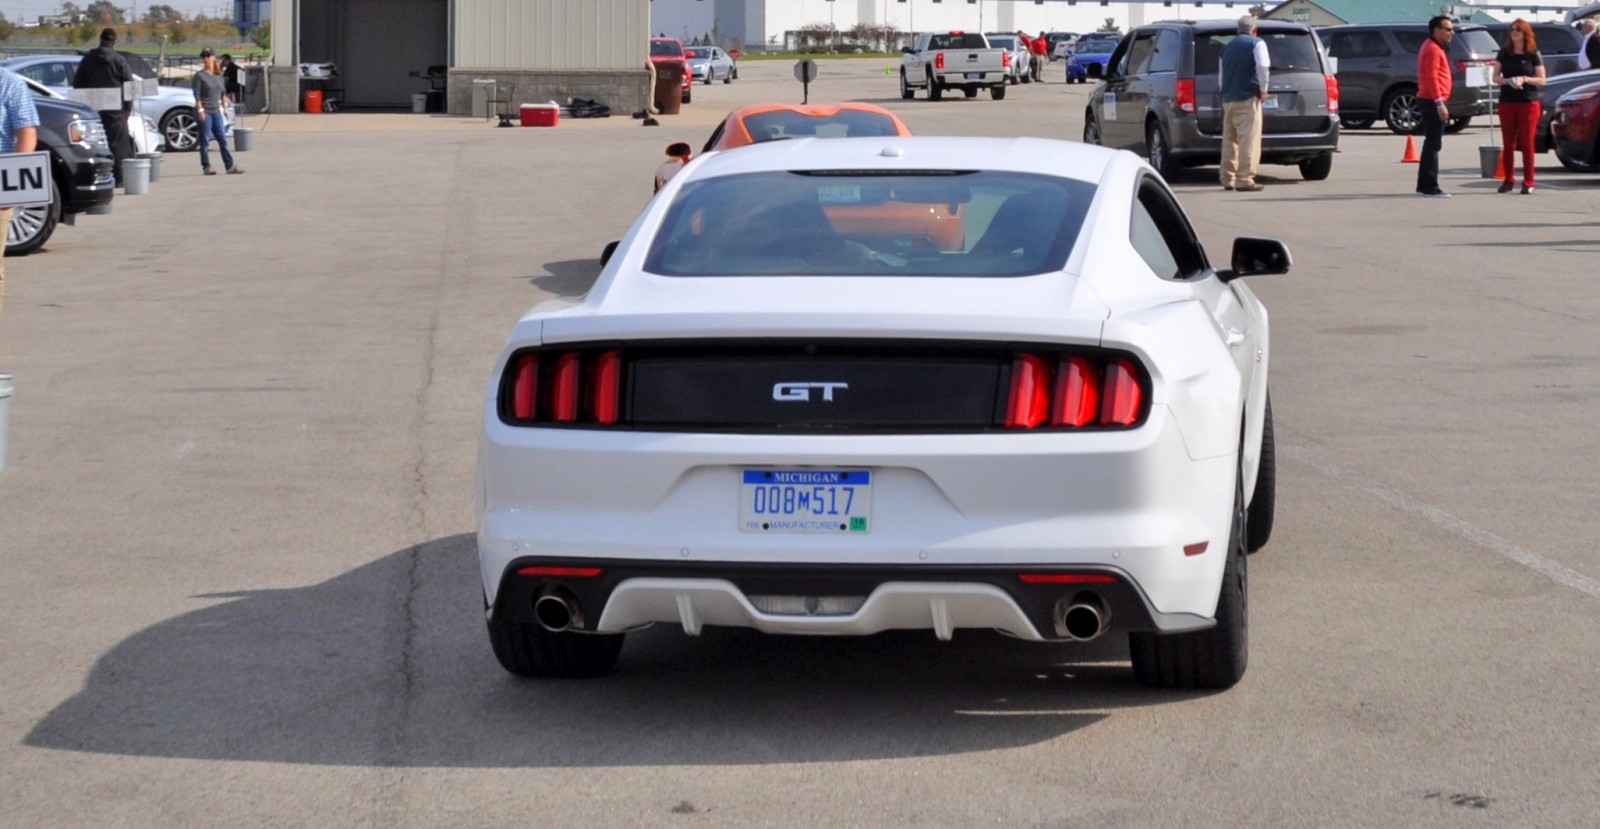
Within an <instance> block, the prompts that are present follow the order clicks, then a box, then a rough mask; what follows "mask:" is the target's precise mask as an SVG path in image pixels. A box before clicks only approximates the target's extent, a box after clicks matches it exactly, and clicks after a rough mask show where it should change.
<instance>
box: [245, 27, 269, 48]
mask: <svg viewBox="0 0 1600 829" xmlns="http://www.w3.org/2000/svg"><path fill="white" fill-rule="evenodd" d="M250 42H251V43H254V44H255V45H256V48H257V49H260V50H262V51H267V50H270V49H271V48H272V21H270V20H266V21H262V22H261V23H259V24H257V25H256V27H255V28H254V29H251V30H250Z"/></svg>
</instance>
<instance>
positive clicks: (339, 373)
mask: <svg viewBox="0 0 1600 829" xmlns="http://www.w3.org/2000/svg"><path fill="white" fill-rule="evenodd" d="M888 65H890V64H889V63H888V62H886V61H876V60H853V61H846V62H834V61H825V62H822V63H821V71H822V74H821V77H819V79H818V81H817V82H816V83H814V84H813V85H812V87H811V91H810V95H811V100H812V101H813V102H819V101H826V100H837V99H861V100H872V101H875V102H878V103H882V104H884V105H886V106H888V107H890V108H891V109H894V110H895V111H896V112H898V113H900V114H901V116H902V118H904V120H905V121H906V122H907V123H908V124H909V125H910V126H911V128H912V129H913V130H914V131H917V132H919V133H926V134H960V133H976V134H987V135H1040V136H1050V137H1059V138H1075V137H1077V136H1079V135H1080V134H1081V129H1082V110H1083V105H1084V101H1085V100H1086V97H1087V93H1088V88H1087V87H1085V86H1066V85H1064V84H1062V83H1060V81H1059V77H1060V73H1059V71H1058V70H1059V69H1060V64H1059V63H1058V64H1054V65H1053V66H1052V67H1051V69H1050V77H1051V78H1052V82H1050V83H1047V84H1044V85H1031V86H1023V87H1016V88H1013V89H1012V91H1011V95H1010V96H1009V97H1008V98H1007V100H1005V101H1000V102H995V101H990V100H989V99H988V98H987V96H984V97H982V98H979V99H976V100H971V101H968V100H964V99H959V98H958V99H955V100H946V101H943V102H940V103H928V102H926V101H923V100H921V99H918V100H916V101H908V102H902V101H900V100H899V99H898V97H897V94H896V88H895V83H894V79H893V78H892V77H889V76H886V75H885V74H884V68H885V66H888ZM740 74H741V80H739V81H738V82H736V83H734V84H732V85H728V86H724V85H721V84H717V85H712V86H698V87H696V88H695V101H694V103H693V104H691V105H689V106H688V107H686V108H685V109H684V113H683V114H681V115H679V116H666V117H663V118H662V119H661V120H662V126H661V127H658V128H643V127H641V126H640V125H639V122H637V121H633V120H631V119H629V118H627V117H626V114H625V113H624V114H623V117H617V118H612V119H607V120H595V121H564V122H563V123H562V124H561V125H560V126H559V127H557V128H555V129H531V128H518V129H497V128H495V127H493V126H491V125H490V124H488V123H485V122H482V121H474V120H472V119H461V118H449V117H443V116H425V115H409V114H406V115H398V114H397V115H359V114H349V113H333V114H323V115H298V116H285V115H277V116H271V117H270V118H269V117H267V116H249V117H247V122H246V123H247V124H248V125H250V126H254V127H256V128H257V129H258V134H257V139H256V142H255V144H256V148H255V150H253V151H252V152H250V153H247V154H243V155H241V157H240V162H241V164H242V165H243V166H245V167H246V168H247V169H248V170H249V173H248V174H247V175H244V176H234V177H227V176H217V177H213V178H202V177H201V176H200V171H199V161H198V159H197V158H196V157H194V156H193V155H188V156H168V158H167V159H166V163H165V165H164V169H163V177H162V179H161V180H160V181H159V182H156V183H155V184H154V185H153V186H152V188H151V192H150V193H149V194H148V195H146V196H140V197H122V196H119V197H118V199H117V201H116V203H115V208H114V211H113V213H112V215H110V216H103V217H85V218H84V219H82V220H81V221H80V223H79V225H78V226H77V227H72V228H62V229H60V230H59V231H58V232H57V234H56V236H55V237H54V238H53V239H52V240H51V242H50V244H49V245H48V247H47V249H46V251H45V252H44V253H41V254H38V255H36V256H32V257H27V258H22V259H11V260H7V280H6V282H7V286H6V287H7V291H6V304H5V308H4V311H3V313H0V371H5V372H10V373H12V374H14V375H15V377H16V381H15V382H16V388H17V392H16V398H15V400H14V406H13V423H12V439H13V446H12V468H11V469H10V470H9V471H7V472H5V473H0V562H3V564H4V566H3V569H0V637H3V640H4V641H5V643H6V646H5V648H4V649H3V651H0V700H4V705H0V746H3V747H0V804H4V808H3V811H0V815H3V817H0V824H3V825H7V826H77V825H84V826H90V825H93V826H173V825H180V826H220V825H226V826H373V825H382V826H389V827H394V826H418V827H420V826H507V825H520V824H527V823H534V822H536V823H540V824H545V825H556V826H755V825H772V826H800V825H804V826H862V825H884V826H973V825H979V824H983V825H1000V826H1038V827H1068V826H1216V825H1223V824H1232V825H1241V826H1408V827H1409V826H1448V827H1455V826H1563V827H1565V826H1572V827H1578V826H1589V825H1593V823H1594V816H1595V815H1596V814H1600V794H1597V787H1596V778H1595V772H1594V769H1596V768H1600V724H1597V716H1596V709H1595V690H1594V689H1595V688H1596V687H1600V667H1597V666H1600V659H1597V656H1600V653H1597V651H1600V644H1597V643H1600V559H1597V556H1596V552H1595V550H1596V543H1595V541H1596V539H1597V538H1600V518H1597V515H1600V510H1597V509H1596V504H1597V503H1600V492H1597V489H1600V487H1597V484H1596V481H1597V478H1596V475H1595V474H1594V469H1595V467H1596V464H1597V462H1600V440H1597V438H1596V430H1595V428H1594V424H1595V422H1596V420H1597V418H1596V414H1597V403H1600V371H1597V364H1600V338H1597V337H1596V336H1595V335H1594V331H1595V327H1596V322H1597V321H1600V280H1596V278H1595V276H1596V274H1597V273H1600V265H1597V263H1600V256H1597V254H1600V220H1597V218H1596V216H1597V214H1600V177H1597V176H1588V177H1585V176H1578V175H1573V174H1570V173H1566V172H1564V171H1562V170H1561V169H1560V167H1559V166H1558V165H1557V164H1556V162H1555V159H1554V158H1553V157H1551V156H1548V155H1547V156H1542V157H1541V158H1540V162H1541V169H1540V175H1541V179H1540V186H1539V190H1538V193H1537V194H1536V195H1534V196H1526V197H1524V196H1518V195H1498V194H1496V193H1495V192H1494V186H1495V184H1494V182H1492V181H1489V180H1485V179H1481V178H1479V177H1478V175H1477V166H1478V165H1477V150H1476V147H1477V145H1478V144H1480V143H1485V142H1487V141H1488V140H1489V138H1490V135H1489V132H1488V130H1487V129H1483V128H1480V127H1477V126H1475V127H1473V128H1470V129H1468V130H1467V131H1466V132H1464V133H1462V134H1460V135H1454V136H1449V137H1447V138H1446V142H1445V154H1444V159H1443V162H1444V163H1443V167H1444V175H1443V179H1444V184H1445V186H1446V187H1447V189H1449V190H1450V191H1451V192H1453V193H1455V194H1456V198H1454V199H1451V200H1449V201H1442V200H1428V199H1421V198H1418V197H1416V196H1413V195H1411V191H1412V189H1413V180H1414V176H1415V168H1414V167H1412V166H1410V165H1403V164H1400V163H1399V159H1400V156H1401V153H1402V150H1403V146H1404V139H1402V138H1399V137H1397V136H1393V135H1390V134H1388V133H1387V132H1380V131H1372V130H1368V131H1363V132H1356V133H1347V134H1346V136H1345V137H1344V141H1343V150H1344V151H1343V152H1342V153H1341V155H1340V156H1339V157H1338V159H1337V160H1336V162H1335V164H1334V169H1333V175H1332V177H1331V178H1330V179H1329V180H1328V181H1325V182H1305V181H1301V180H1300V177H1299V175H1298V173H1297V172H1296V171H1295V170H1294V169H1293V168H1267V169H1266V176H1265V177H1264V181H1265V183H1266V184H1267V189H1266V190H1265V191H1263V192H1261V193H1254V194H1245V193H1224V192H1222V191H1221V190H1220V189H1219V188H1217V187H1216V186H1215V184H1214V176H1215V168H1202V169H1200V170H1196V171H1193V172H1190V173H1188V174H1186V175H1184V176H1183V177H1181V178H1180V180H1179V181H1178V182H1177V183H1176V185H1175V186H1176V189H1177V191H1178V194H1179V197H1180V199H1181V200H1182V202H1183V203H1184V205H1185V207H1186V208H1187V209H1188V210H1189V212H1190V215H1191V218H1192V219H1193V220H1194V222H1195V224H1196V227H1197V229H1198V231H1199V233H1200V234H1201V236H1202V238H1203V240H1204V241H1205V243H1206V245H1207V247H1208V250H1209V251H1210V253H1211V256H1212V258H1213V259H1215V260H1223V259H1225V258H1226V255H1227V250H1228V245H1229V243H1230V241H1231V239H1232V238H1233V237H1234V236H1238V235H1263V236H1275V237H1279V238H1282V239H1284V240H1285V241H1287V242H1288V243H1289V245H1290V247H1291V249H1292V250H1293V252H1294V256H1295V263H1296V264H1295V268H1294V271H1293V272H1292V273H1291V274H1289V275H1287V276H1282V277H1264V278H1261V279H1258V280H1256V281H1255V282H1254V283H1253V285H1254V287H1255V289H1256V290H1257V292H1258V293H1259V294H1260V295H1261V296H1262V297H1263V299H1264V300H1265V301H1266V303H1267V304H1268V307H1269V309H1270V310H1271V312H1272V321H1273V333H1274V342H1273V352H1272V357H1273V360H1272V362H1273V365H1272V373H1273V374H1272V376H1273V404H1274V410H1275V413H1276V416H1277V430H1278V441H1279V448H1280V466H1279V513H1278V516H1279V517H1278V524H1277V529H1276V531H1275V533H1274V536H1273V539H1272V543H1271V544H1270V545H1269V546H1268V547H1267V548H1266V550H1265V551H1263V552H1262V553H1261V554H1260V555H1258V556H1256V557H1255V558H1254V559H1252V563H1251V569H1252V576H1253V579H1252V581H1253V588H1254V589H1253V591H1252V605H1253V607H1252V611H1253V613H1252V616H1253V621H1254V625H1253V628H1254V629H1253V636H1252V639H1253V642H1252V645H1253V647H1252V660H1251V666H1250V671H1249V674H1248V675H1247V677H1246V678H1245V680H1244V682H1243V683H1242V684H1241V685H1240V686H1238V687H1237V688H1235V689H1233V690H1232V691H1229V692H1227V693H1222V694H1173V693H1158V692H1153V691H1150V690H1147V689H1143V688H1140V687H1138V686H1137V685H1136V684H1134V682H1133V679H1132V677H1131V674H1130V672H1129V670H1128V668H1127V666H1126V662H1125V659H1126V653H1125V648H1124V647H1123V646H1122V645H1121V644H1120V643H1117V642H1103V643H1097V644H1095V645H1094V646H1091V647H1082V648H1072V647H1041V646H1031V645H1028V644H1026V643H1018V642H1011V641H1008V640H1005V639H1002V638H1000V637H998V636H996V635H992V634H987V633H976V632H967V631H963V632H961V633H959V634H958V635H957V636H956V639H955V641H954V642H950V643H940V642H937V641H936V640H934V638H933V637H932V636H928V635H924V634H915V635H912V634H905V635H885V636H879V637H874V638H870V639H864V640H812V639H794V638H768V637H762V636H760V635H757V634H752V633H748V632H742V631H723V632H713V633H712V634H710V635H707V636H705V637H703V638H701V639H690V638H687V637H684V636H683V635H682V634H681V632H680V631H677V630H676V629H667V628H657V629H653V630H651V631H649V632H646V633H644V634H636V635H634V636H633V637H632V638H631V639H630V641H629V644H628V646H627V648H626V649H625V651H624V653H623V658H622V661H621V664H620V665H619V668H618V670H617V671H616V673H615V674H613V675H611V676H609V677H606V678H604V679H601V680H596V681H592V682H550V683H530V682H523V681H518V680H516V679H514V678H512V677H510V676H509V675H507V674H506V673H504V672H503V671H502V670H501V669H500V667H499V666H498V665H497V664H496V663H495V661H494V658H493V656H492V655H491V654H490V653H489V649H488V644H487V641H486V639H485V636H484V632H483V627H482V617H481V612H480V609H479V595H478V591H479V588H478V586H477V585H478V581H477V573H476V569H475V567H476V560H475V554H474V551H473V544H472V535H471V534H472V531H473V527H472V473H473V466H474V462H475V458H474V453H475V451H476V432H477V422H478V417H479V415H480V405H481V400H482V396H483V394H484V389H485V386H486V383H487V381H488V379H489V378H488V372H489V370H490V368H491V363H492V361H493V359H494V357H495V355H496V353H497V350H498V348H499V347H500V344H501V342H502V340H503V338H504V336H505V334H506V333H507V331H508V330H509V328H510V326H511V325H512V323H513V321H514V320H515V318H516V317H517V316H518V315H519V314H520V313H521V312H522V310H524V309H525V308H526V307H527V306H529V305H531V304H532V303H533V302H535V301H536V300H538V299H541V298H543V297H547V296H551V295H565V296H575V295H579V294H581V293H582V292H583V291H584V290H585V289H586V288H587V286H588V284H589V283H590V281H592V279H593V278H594V276H595V274H596V273H597V270H598V267H597V263H596V262H595V257H596V255H597V254H598V253H599V251H600V248H601V246H602V245H604V243H605V242H607V241H609V240H612V239H616V238H619V237H620V236H621V235H622V234H623V232H624V231H625V230H626V228H627V226H628V225H629V223H630V222H631V221H632V219H633V217H634V216H635V215H636V213H637V212H638V210H639V208H640V207H641V206H642V205H643V204H644V202H645V201H646V200H647V199H648V198H649V196H650V181H651V173H652V171H653V170H654V168H655V166H656V164H657V163H658V162H659V160H660V159H661V157H662V148H663V147H664V146H665V145H666V144H667V143H669V142H670V141H673V140H680V139H681V140H689V141H691V142H692V143H694V144H695V145H696V146H698V145H699V143H700V142H701V141H703V140H704V138H705V136H706V135H707V134H708V133H709V132H710V130H711V128H712V127H713V126H714V125H715V123H716V121H717V120H718V119H720V117H721V116H722V115H723V114H724V113H725V112H726V111H727V110H728V109H730V108H731V107H733V106H735V105H738V104H741V103H747V102H753V101H761V100H786V101H796V102H797V101H799V99H800V89H799V85H798V84H797V83H795V82H794V81H793V80H792V78H791V75H790V66H789V64H787V63H753V62H747V63H746V64H744V65H743V66H742V67H741V70H740Z"/></svg>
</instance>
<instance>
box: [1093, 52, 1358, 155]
mask: <svg viewBox="0 0 1600 829" xmlns="http://www.w3.org/2000/svg"><path fill="white" fill-rule="evenodd" d="M1257 34H1258V35H1259V36H1260V37H1261V39H1262V40H1264V41H1266V43H1267V54H1268V55H1269V56H1270V57H1271V59H1272V68H1271V72H1270V75H1269V80H1268V84H1267V86H1268V89H1267V93H1268V96H1267V100H1266V103H1265V104H1264V105H1263V106H1262V109H1263V110H1264V112H1263V117H1262V138H1261V162H1262V163H1263V164H1297V165H1299V167H1300V174H1301V175H1303V176H1305V177H1306V178H1307V179H1310V180H1313V181H1320V180H1322V179H1325V178H1327V177H1328V173H1329V172H1330V171H1331V170H1332V169H1333V154H1334V153H1335V152H1337V151H1338V149H1339V86H1338V82H1337V81H1336V80H1335V79H1334V77H1333V73H1332V71H1330V70H1329V67H1328V62H1327V59H1326V57H1325V56H1324V54H1323V50H1322V44H1321V42H1320V41H1319V40H1318V39H1317V35H1316V33H1315V32H1313V31H1312V30H1311V28H1310V27H1309V26H1306V25H1303V24H1300V23H1290V22H1287V21H1277V20H1262V21H1260V22H1259V23H1258V32H1257ZM1237 36H1238V29H1237V26H1236V22H1235V21H1233V20H1170V21H1164V22H1160V23H1151V24H1148V25H1144V26H1139V27H1138V28H1135V29H1134V30H1132V31H1130V32H1128V34H1126V35H1124V36H1123V38H1122V42H1121V43H1119V44H1117V49H1116V51H1114V52H1112V53H1111V58H1110V60H1109V61H1107V63H1106V68H1105V71H1104V78H1103V81H1102V83H1101V84H1100V85H1099V86H1097V87H1096V88H1095V90H1094V92H1092V93H1090V95H1089V107H1088V111H1087V112H1085V113H1084V119H1085V120H1084V128H1083V140H1084V141H1085V142H1086V143H1089V144H1103V145H1105V146H1107V147H1116V148H1119V149H1127V150H1133V151H1134V152H1138V153H1141V154H1143V155H1144V156H1145V157H1146V158H1148V159H1150V165H1151V166H1152V167H1155V168H1156V169H1157V170H1158V171H1160V172H1161V175H1162V176H1165V177H1166V178H1172V177H1173V176H1174V175H1176V174H1177V172H1178V171H1179V170H1181V169H1183V168H1184V167H1191V166H1199V165H1204V164H1219V163H1221V161H1222V98H1221V91H1220V89H1219V84H1218V75H1217V71H1218V61H1219V59H1220V58H1221V57H1222V48H1223V47H1224V46H1226V45H1227V44H1228V41H1230V40H1233V39H1234V38H1235V37H1237ZM1098 69H1099V67H1091V70H1090V72H1091V75H1092V74H1094V72H1095V70H1098Z"/></svg>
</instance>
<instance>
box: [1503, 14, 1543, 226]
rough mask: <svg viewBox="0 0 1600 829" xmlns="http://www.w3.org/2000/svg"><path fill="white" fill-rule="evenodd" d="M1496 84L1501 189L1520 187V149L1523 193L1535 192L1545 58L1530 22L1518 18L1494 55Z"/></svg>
mask: <svg viewBox="0 0 1600 829" xmlns="http://www.w3.org/2000/svg"><path fill="white" fill-rule="evenodd" d="M1494 61H1495V62H1494V84H1495V86H1496V87H1497V88H1499V90H1500V137H1501V138H1502V139H1504V144H1505V149H1504V150H1501V152H1500V169H1501V170H1502V171H1504V172H1505V180H1504V181H1502V182H1501V183H1500V192H1502V193H1509V192H1511V188H1512V187H1514V186H1516V185H1515V184H1514V183H1513V182H1514V181H1515V180H1516V176H1515V175H1514V174H1515V172H1516V169H1517V163H1516V159H1517V150H1519V149H1520V150H1522V195H1524V196H1526V195H1528V194H1530V193H1532V192H1533V166H1534V165H1533V136H1534V132H1535V131H1536V129H1537V126H1538V124H1539V111H1540V109H1541V104H1540V103H1539V88H1540V87H1542V86H1544V58H1542V57H1541V56H1540V55H1539V41H1538V40H1537V39H1536V38H1535V37H1534V34H1533V27H1532V26H1530V25H1528V21H1526V20H1523V19H1522V18H1520V17H1519V18H1517V19H1516V20H1515V21H1513V22H1512V24H1511V32H1510V34H1508V35H1506V45H1505V48H1503V49H1501V50H1500V53H1499V54H1498V55H1495V58H1494Z"/></svg>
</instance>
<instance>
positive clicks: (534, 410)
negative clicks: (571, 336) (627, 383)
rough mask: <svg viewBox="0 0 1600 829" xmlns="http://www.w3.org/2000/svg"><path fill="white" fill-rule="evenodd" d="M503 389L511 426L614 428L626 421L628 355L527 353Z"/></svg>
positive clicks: (513, 362) (614, 352) (514, 359)
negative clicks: (624, 397)
mask: <svg viewBox="0 0 1600 829" xmlns="http://www.w3.org/2000/svg"><path fill="white" fill-rule="evenodd" d="M500 388H501V392H500V395H501V407H500V410H501V417H502V419H504V420H505V421H506V422H507V423H511V424H513V425H517V426H532V425H542V424H550V423H560V424H573V425H585V424H594V425H600V426H614V425H616V424H617V423H618V422H620V420H621V416H622V352H620V351H617V350H615V349H613V350H608V351H547V352H534V351H528V352H523V353H521V354H518V355H516V356H514V357H512V359H511V362H510V364H509V365H508V366H507V368H506V376H505V380H504V381H503V382H502V384H501V387H500Z"/></svg>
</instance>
